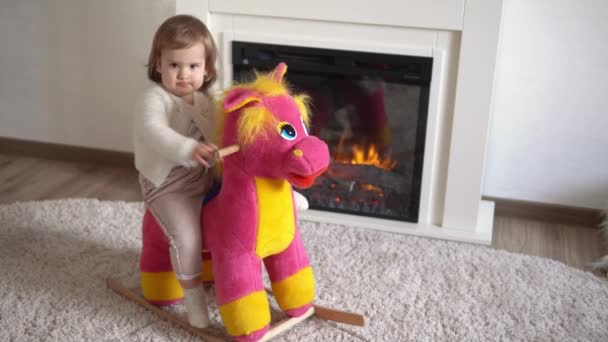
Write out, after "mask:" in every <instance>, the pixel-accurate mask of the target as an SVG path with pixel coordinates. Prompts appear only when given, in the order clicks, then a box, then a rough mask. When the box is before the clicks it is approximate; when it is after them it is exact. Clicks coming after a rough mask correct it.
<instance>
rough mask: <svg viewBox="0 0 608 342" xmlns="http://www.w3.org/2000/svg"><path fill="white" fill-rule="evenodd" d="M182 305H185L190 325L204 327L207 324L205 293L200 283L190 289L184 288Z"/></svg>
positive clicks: (207, 314)
mask: <svg viewBox="0 0 608 342" xmlns="http://www.w3.org/2000/svg"><path fill="white" fill-rule="evenodd" d="M184 305H186V312H187V314H188V322H189V323H190V325H192V326H193V327H196V328H206V327H208V326H209V312H208V311H207V295H206V294H205V290H204V289H203V286H202V285H201V286H197V287H194V288H191V289H184Z"/></svg>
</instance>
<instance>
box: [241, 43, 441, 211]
mask: <svg viewBox="0 0 608 342" xmlns="http://www.w3.org/2000/svg"><path fill="white" fill-rule="evenodd" d="M280 62H285V63H286V64H287V67H288V72H287V75H286V77H287V82H288V83H289V84H290V85H291V87H292V88H293V89H294V90H295V91H297V92H305V93H307V94H308V95H309V96H311V98H312V120H311V127H310V129H309V131H310V134H312V135H315V136H317V137H319V138H321V139H323V140H324V141H325V142H326V143H327V144H328V146H329V150H330V154H331V163H330V166H329V169H328V170H327V172H325V173H324V174H323V175H321V176H320V177H319V178H318V179H317V180H316V182H315V184H314V185H313V186H312V187H310V188H308V189H304V190H301V192H302V193H303V194H304V195H305V196H306V197H307V199H308V201H309V203H310V207H311V208H312V209H317V210H327V211H333V212H339V213H347V214H354V215H364V216H371V217H378V218H386V219H393V220H400V221H408V222H417V221H418V208H419V204H420V186H421V178H422V164H423V163H422V161H423V155H424V140H425V131H426V121H427V112H428V102H429V86H430V82H431V73H432V58H429V57H417V56H400V55H389V54H377V53H367V52H356V51H345V50H330V49H318V48H307V47H294V46H284V45H272V44H258V43H248V42H247V43H246V42H237V41H234V42H232V65H233V75H234V80H235V81H238V82H245V81H249V80H252V79H253V77H254V70H257V71H270V70H272V69H273V68H274V67H275V66H276V65H277V64H278V63H280Z"/></svg>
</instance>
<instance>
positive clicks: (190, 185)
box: [139, 166, 213, 280]
mask: <svg viewBox="0 0 608 342" xmlns="http://www.w3.org/2000/svg"><path fill="white" fill-rule="evenodd" d="M212 181H213V170H212V169H209V170H208V169H205V168H204V167H197V168H191V169H188V168H185V167H181V166H179V167H175V168H173V169H172V170H171V172H170V173H169V176H167V179H166V180H165V182H164V183H163V184H161V185H160V186H158V187H155V186H154V184H153V183H151V182H150V181H149V180H147V179H146V178H145V177H144V176H143V175H141V174H140V175H139V184H140V185H141V190H142V195H143V197H144V203H145V205H146V207H147V208H148V209H149V210H150V212H151V213H152V215H154V217H155V218H156V221H157V222H158V224H159V225H160V226H161V228H162V229H163V231H164V233H165V235H166V236H167V239H168V240H169V245H170V247H169V248H170V254H171V265H172V266H173V270H174V271H175V275H176V276H177V279H179V280H190V279H194V278H197V277H199V276H200V273H201V263H202V260H201V251H202V243H203V240H202V234H201V224H200V222H201V221H200V220H201V207H202V204H203V197H204V195H205V194H206V193H207V191H208V190H209V189H210V188H211V185H212Z"/></svg>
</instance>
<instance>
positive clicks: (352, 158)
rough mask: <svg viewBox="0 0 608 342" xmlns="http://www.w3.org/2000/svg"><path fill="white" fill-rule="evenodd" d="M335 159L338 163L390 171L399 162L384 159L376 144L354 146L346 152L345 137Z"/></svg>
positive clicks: (340, 143)
mask: <svg viewBox="0 0 608 342" xmlns="http://www.w3.org/2000/svg"><path fill="white" fill-rule="evenodd" d="M333 157H334V160H336V161H337V162H341V163H346V164H353V165H372V166H376V167H379V168H381V169H385V170H388V171H390V170H392V169H394V168H395V166H397V161H395V160H393V159H392V158H390V157H386V158H383V157H382V156H381V155H380V153H379V150H378V148H377V147H376V145H375V144H365V145H360V144H353V145H352V146H351V148H350V151H345V148H344V136H342V137H341V138H340V142H339V143H338V147H337V149H336V152H335V153H334V156H333Z"/></svg>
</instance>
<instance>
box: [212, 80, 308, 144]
mask: <svg viewBox="0 0 608 342" xmlns="http://www.w3.org/2000/svg"><path fill="white" fill-rule="evenodd" d="M234 88H245V89H250V90H253V91H255V92H257V93H258V94H260V97H266V96H278V95H290V96H293V99H294V101H295V102H296V104H297V105H298V109H299V110H300V113H301V115H302V120H303V121H304V123H305V124H306V125H307V126H308V124H309V123H310V110H309V103H310V97H309V96H307V95H304V94H298V95H292V94H291V92H290V91H289V88H288V85H287V84H285V82H282V81H277V80H276V79H275V78H274V77H273V74H272V73H264V74H259V73H257V72H256V79H255V80H254V81H252V82H249V83H242V84H238V85H235V86H233V87H232V88H230V89H228V90H226V91H225V92H224V94H223V96H222V98H221V99H220V100H219V101H218V106H219V108H218V113H221V115H220V117H219V125H218V129H219V132H218V134H217V136H218V137H219V141H220V142H222V140H223V131H224V120H225V119H226V115H227V114H228V113H227V112H226V111H225V110H224V109H223V103H224V99H225V97H226V95H227V94H228V93H229V92H230V91H231V90H232V89H234ZM277 124H278V119H277V118H276V117H275V116H274V115H273V114H272V112H270V111H269V110H268V109H266V108H265V107H260V106H252V107H248V108H245V109H243V111H242V113H241V116H240V117H239V119H238V122H237V126H238V137H237V140H238V143H239V145H241V146H247V145H248V144H250V143H251V142H253V140H254V139H255V138H256V137H257V136H258V135H260V134H262V135H264V134H267V133H268V130H269V129H272V128H274V127H276V125H277Z"/></svg>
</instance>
